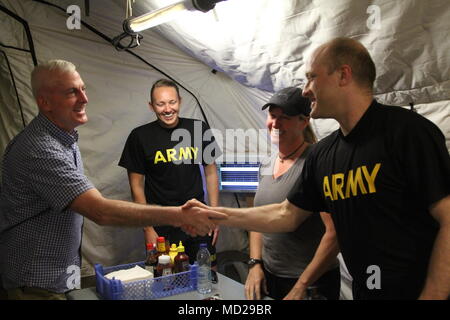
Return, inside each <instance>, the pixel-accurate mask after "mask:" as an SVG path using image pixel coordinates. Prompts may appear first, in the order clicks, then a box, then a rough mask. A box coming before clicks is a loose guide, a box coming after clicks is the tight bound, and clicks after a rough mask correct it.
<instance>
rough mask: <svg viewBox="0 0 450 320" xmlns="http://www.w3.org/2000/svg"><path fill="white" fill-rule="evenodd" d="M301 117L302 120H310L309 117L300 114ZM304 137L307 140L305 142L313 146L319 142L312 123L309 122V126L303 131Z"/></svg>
mask: <svg viewBox="0 0 450 320" xmlns="http://www.w3.org/2000/svg"><path fill="white" fill-rule="evenodd" d="M299 117H300V119H302V120H309V117H306V116H304V115H303V114H300V115H299ZM303 136H304V138H305V141H306V142H308V143H311V144H313V143H316V142H317V137H316V134H315V133H314V130H313V128H312V127H311V123H309V122H308V125H307V126H306V127H305V129H304V130H303Z"/></svg>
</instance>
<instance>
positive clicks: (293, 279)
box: [245, 87, 340, 299]
mask: <svg viewBox="0 0 450 320" xmlns="http://www.w3.org/2000/svg"><path fill="white" fill-rule="evenodd" d="M267 107H269V111H268V114H267V120H266V126H267V128H268V130H269V132H270V137H271V140H272V143H274V144H278V146H279V152H278V153H277V154H274V155H273V156H272V157H270V158H268V159H266V160H267V161H264V162H263V163H262V165H261V167H260V179H259V187H258V191H257V192H256V195H255V206H261V205H265V204H271V203H279V202H282V201H284V200H285V199H286V197H287V195H288V193H289V191H290V190H291V189H292V188H293V187H294V185H295V182H296V181H297V179H298V178H299V176H300V174H301V172H302V169H303V164H304V162H305V158H306V156H307V154H308V153H309V150H310V148H311V146H310V144H312V143H314V142H316V137H315V135H314V133H313V131H312V129H311V127H310V125H309V112H310V102H309V100H308V99H306V98H304V97H302V95H301V90H300V89H298V88H293V87H289V88H285V89H283V90H280V91H278V92H277V93H275V94H274V95H273V96H272V98H271V99H270V101H269V102H268V103H267V104H265V105H264V106H263V109H266V108H267ZM322 220H323V221H322ZM249 238H250V258H251V259H250V260H249V274H248V277H247V281H246V284H245V294H246V297H247V299H260V298H261V296H262V295H263V294H267V295H269V296H270V297H272V298H274V299H283V298H286V299H302V298H304V297H305V296H304V295H305V293H306V289H307V288H308V287H310V286H315V287H317V290H318V291H319V293H320V294H321V295H322V296H324V297H325V298H327V299H339V291H340V272H339V263H338V260H337V259H336V255H337V253H338V252H339V248H338V245H337V240H336V236H335V233H334V225H333V223H332V221H331V218H330V217H329V215H328V214H327V213H320V214H319V213H316V214H313V215H311V216H310V217H309V218H308V219H307V220H306V221H305V222H304V223H303V224H302V225H301V226H300V227H299V228H298V229H297V230H295V231H294V232H289V233H258V232H250V236H249Z"/></svg>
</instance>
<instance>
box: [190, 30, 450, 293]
mask: <svg viewBox="0 0 450 320" xmlns="http://www.w3.org/2000/svg"><path fill="white" fill-rule="evenodd" d="M306 77H307V80H308V82H307V84H306V87H305V89H304V90H303V94H304V95H305V96H307V97H308V98H310V100H311V102H312V103H311V114H310V115H311V117H313V118H333V119H336V120H337V121H338V123H339V124H340V129H338V130H337V131H335V132H334V133H332V134H331V135H329V136H328V137H326V138H324V139H322V140H321V141H320V142H319V143H317V144H316V145H315V146H314V147H313V149H312V150H311V153H310V155H309V157H308V159H307V160H306V162H305V166H304V169H303V172H302V175H301V177H300V179H299V181H298V182H297V184H296V186H295V187H294V189H293V190H292V191H291V193H290V194H289V195H288V198H287V200H285V201H284V202H282V203H281V204H273V205H268V206H263V207H257V208H246V209H232V208H216V210H218V211H221V212H224V213H226V214H228V215H229V219H228V221H225V222H224V224H225V225H229V226H235V227H240V228H244V229H248V230H252V231H260V232H287V231H292V230H295V229H296V228H297V227H298V225H299V224H301V223H302V222H303V221H304V220H305V219H306V217H308V216H309V215H310V214H311V212H320V211H325V212H329V213H330V214H331V217H332V219H333V222H334V225H335V228H336V233H337V238H338V242H339V246H340V249H341V253H342V255H343V258H344V260H345V262H346V264H347V267H348V269H349V271H350V274H351V275H352V277H353V296H354V298H355V299H417V298H420V299H447V297H448V295H449V293H450V196H449V194H450V158H449V154H448V151H447V148H446V145H445V137H444V135H443V134H442V132H441V131H440V130H439V129H438V128H437V126H436V125H434V124H433V123H432V122H431V121H429V120H427V119H425V118H424V117H422V116H420V115H418V114H416V113H414V112H411V111H409V110H405V109H403V108H399V107H391V106H384V105H381V104H379V103H377V102H376V101H375V100H373V82H374V80H375V66H374V63H373V61H372V59H371V57H370V55H369V53H368V52H367V50H366V49H365V48H364V47H363V46H362V44H361V43H359V42H357V41H355V40H352V39H348V38H338V39H335V40H332V41H330V42H328V43H326V44H324V45H322V46H320V47H319V48H318V49H316V50H315V52H314V54H313V56H312V59H311V61H310V62H309V63H308V64H307V72H306ZM188 205H199V206H200V205H201V204H199V203H196V202H195V201H191V202H190V203H189V204H188ZM191 232H193V233H194V232H195V230H191Z"/></svg>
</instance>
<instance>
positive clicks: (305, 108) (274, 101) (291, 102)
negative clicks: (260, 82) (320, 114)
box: [262, 87, 311, 116]
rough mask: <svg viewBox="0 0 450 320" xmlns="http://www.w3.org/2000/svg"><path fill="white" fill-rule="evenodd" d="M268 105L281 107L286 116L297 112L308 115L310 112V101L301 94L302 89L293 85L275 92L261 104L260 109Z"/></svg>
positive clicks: (297, 113)
mask: <svg viewBox="0 0 450 320" xmlns="http://www.w3.org/2000/svg"><path fill="white" fill-rule="evenodd" d="M270 106H274V107H278V108H281V109H282V110H283V113H285V114H287V115H288V116H296V115H299V114H302V115H305V116H309V113H310V112H311V102H310V101H309V99H308V98H305V97H303V96H302V90H300V89H299V88H295V87H287V88H284V89H281V90H280V91H277V92H275V94H274V95H273V96H272V98H270V100H269V102H268V103H266V104H265V105H263V106H262V110H264V109H266V108H267V107H270Z"/></svg>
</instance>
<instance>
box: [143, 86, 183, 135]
mask: <svg viewBox="0 0 450 320" xmlns="http://www.w3.org/2000/svg"><path fill="white" fill-rule="evenodd" d="M180 102H181V97H179V96H178V93H177V91H176V89H175V88H173V87H157V88H155V89H154V90H153V94H152V101H151V102H150V103H149V104H150V107H151V108H152V109H153V111H154V112H155V114H156V117H157V118H158V120H159V123H160V124H161V126H163V127H165V128H174V127H176V126H177V124H178V121H179V118H178V114H179V111H180Z"/></svg>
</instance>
